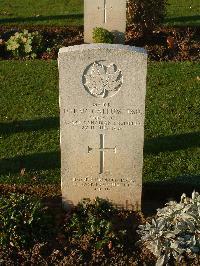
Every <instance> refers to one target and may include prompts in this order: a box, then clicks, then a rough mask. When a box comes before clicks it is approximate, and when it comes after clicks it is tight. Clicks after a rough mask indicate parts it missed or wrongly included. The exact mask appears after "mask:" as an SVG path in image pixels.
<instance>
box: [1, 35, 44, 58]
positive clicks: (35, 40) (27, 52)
mask: <svg viewBox="0 0 200 266" xmlns="http://www.w3.org/2000/svg"><path fill="white" fill-rule="evenodd" d="M6 48H7V50H8V51H10V52H11V53H12V55H13V56H14V57H15V58H36V57H37V53H38V52H40V51H41V50H42V36H41V35H40V34H39V33H38V32H37V31H35V32H28V30H24V31H23V32H16V33H15V34H14V35H13V36H11V37H10V38H9V40H8V41H7V42H6Z"/></svg>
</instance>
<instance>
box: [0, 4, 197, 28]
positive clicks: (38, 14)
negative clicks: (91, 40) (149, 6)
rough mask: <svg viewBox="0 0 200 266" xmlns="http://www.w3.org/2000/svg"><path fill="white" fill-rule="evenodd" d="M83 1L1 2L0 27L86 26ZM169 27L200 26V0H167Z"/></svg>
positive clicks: (167, 22) (167, 21)
mask: <svg viewBox="0 0 200 266" xmlns="http://www.w3.org/2000/svg"><path fill="white" fill-rule="evenodd" d="M83 2H84V0H56V1H55V0H40V1H36V0H26V1H22V0H9V1H7V0H1V2H0V23H1V24H5V25H6V24H15V25H16V24H25V25H27V24H28V25H33V24H34V25H36V24H37V25H57V26H71V25H83V12H84V11H83ZM165 24H166V25H187V26H189V25H190V26H191V25H200V3H199V0H168V7H167V18H166V20H165Z"/></svg>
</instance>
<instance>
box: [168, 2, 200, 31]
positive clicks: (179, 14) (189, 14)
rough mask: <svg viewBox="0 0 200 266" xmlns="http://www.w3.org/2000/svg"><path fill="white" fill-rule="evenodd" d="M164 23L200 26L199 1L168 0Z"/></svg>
mask: <svg viewBox="0 0 200 266" xmlns="http://www.w3.org/2000/svg"><path fill="white" fill-rule="evenodd" d="M165 24H166V25H172V26H173V25H176V26H182V25H185V26H200V1H199V0H168V5H167V16H166V19H165Z"/></svg>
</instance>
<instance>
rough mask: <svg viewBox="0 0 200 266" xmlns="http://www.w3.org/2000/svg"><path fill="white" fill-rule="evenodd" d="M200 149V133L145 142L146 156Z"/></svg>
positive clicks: (158, 138)
mask: <svg viewBox="0 0 200 266" xmlns="http://www.w3.org/2000/svg"><path fill="white" fill-rule="evenodd" d="M192 147H200V132H194V133H187V134H180V135H172V136H166V137H157V138H153V139H149V140H145V142H144V154H155V155H156V154H158V153H160V152H166V151H177V150H184V149H188V148H192Z"/></svg>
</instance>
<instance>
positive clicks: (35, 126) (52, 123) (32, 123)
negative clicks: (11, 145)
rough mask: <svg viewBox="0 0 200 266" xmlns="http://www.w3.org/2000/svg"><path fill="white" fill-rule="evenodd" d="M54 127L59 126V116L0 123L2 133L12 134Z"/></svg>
mask: <svg viewBox="0 0 200 266" xmlns="http://www.w3.org/2000/svg"><path fill="white" fill-rule="evenodd" d="M52 128H59V118H58V117H47V118H41V119H36V120H27V121H13V122H9V123H0V135H10V134H13V133H19V132H30V131H38V130H42V129H52Z"/></svg>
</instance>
